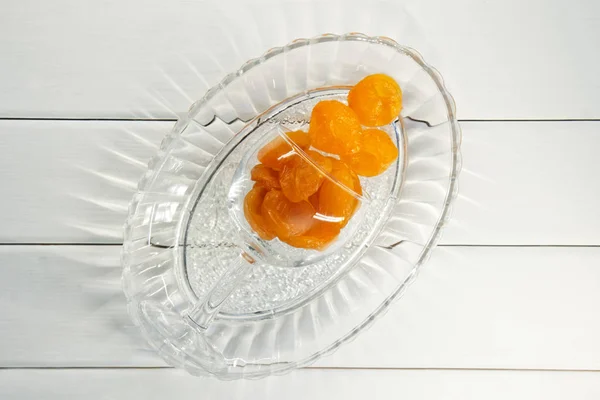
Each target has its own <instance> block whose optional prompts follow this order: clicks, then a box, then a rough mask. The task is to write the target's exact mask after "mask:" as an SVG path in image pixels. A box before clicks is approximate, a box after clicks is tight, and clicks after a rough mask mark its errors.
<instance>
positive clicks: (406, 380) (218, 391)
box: [0, 369, 600, 400]
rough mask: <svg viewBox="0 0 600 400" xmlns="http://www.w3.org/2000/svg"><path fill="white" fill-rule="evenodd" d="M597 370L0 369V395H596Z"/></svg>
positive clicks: (158, 398) (360, 399)
mask: <svg viewBox="0 0 600 400" xmlns="http://www.w3.org/2000/svg"><path fill="white" fill-rule="evenodd" d="M599 375H600V374H599V373H593V372H540V371H530V372H520V371H373V370H328V371H323V370H314V369H303V370H299V371H295V372H293V373H292V374H290V375H285V376H281V377H270V378H267V379H262V380H258V381H234V382H221V381H217V380H214V379H202V378H195V377H192V376H188V375H186V374H185V373H184V372H182V371H176V370H172V369H160V370H62V371H61V370H57V371H52V370H41V371H40V370H38V371H32V370H14V371H1V372H0V397H2V398H3V399H7V400H12V399H19V400H33V399H45V400H59V399H69V398H84V399H86V400H109V399H111V400H112V399H145V400H164V399H177V400H188V399H189V400H192V399H193V400H197V399H212V400H240V399H251V400H255V399H289V400H305V399H315V400H329V399H348V400H364V399H378V400H379V399H396V398H409V399H411V400H431V399H457V400H458V399H460V400H481V399H486V400H505V399H514V400H564V399H577V400H596V399H597V398H598V397H599V396H600V376H599ZM75 382H76V383H77V384H74V383H75Z"/></svg>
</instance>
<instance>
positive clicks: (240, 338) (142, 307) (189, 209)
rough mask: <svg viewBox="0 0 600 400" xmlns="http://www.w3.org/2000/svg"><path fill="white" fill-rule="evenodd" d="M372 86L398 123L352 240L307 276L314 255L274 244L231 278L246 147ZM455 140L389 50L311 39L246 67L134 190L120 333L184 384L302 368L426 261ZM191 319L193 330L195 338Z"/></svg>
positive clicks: (447, 201) (425, 86)
mask: <svg viewBox="0 0 600 400" xmlns="http://www.w3.org/2000/svg"><path fill="white" fill-rule="evenodd" d="M374 73H384V74H387V75H389V76H391V77H392V78H394V79H395V80H396V81H397V82H398V84H399V85H400V87H401V88H402V91H403V109H402V112H401V115H400V116H399V117H398V118H397V119H396V120H395V121H394V122H393V123H392V124H390V125H389V126H386V127H385V128H384V130H385V131H386V132H387V133H388V135H389V136H390V138H391V139H392V140H393V141H394V143H395V144H396V145H397V147H398V150H399V157H398V159H397V161H396V162H395V163H394V164H393V165H392V166H391V167H390V168H389V169H388V170H387V171H386V172H385V173H383V174H382V175H381V176H378V177H377V178H369V179H375V180H363V179H362V178H361V182H362V183H363V189H364V193H363V196H362V197H361V199H362V203H364V204H368V206H363V207H362V208H363V210H365V211H364V212H363V213H362V214H361V217H360V220H358V219H357V221H360V223H358V222H357V223H355V224H354V225H355V226H354V227H351V226H352V223H351V224H350V225H349V227H351V228H348V229H351V232H353V233H352V235H350V234H348V235H346V236H348V237H349V239H348V240H347V241H346V242H344V243H343V244H341V245H339V246H337V247H334V248H333V250H331V251H330V252H329V253H327V254H326V256H323V257H314V261H311V262H307V261H306V260H313V259H312V258H310V257H312V256H310V254H316V253H310V254H309V253H306V254H309V256H305V254H304V253H302V254H300V253H298V254H296V253H293V252H292V251H287V250H285V249H286V247H278V246H279V245H278V244H275V245H274V246H273V248H274V249H275V253H274V254H275V256H273V257H270V258H269V257H267V258H266V259H265V260H263V262H257V263H254V262H250V263H245V264H244V263H243V262H242V264H239V265H243V268H246V269H247V270H246V272H245V273H244V274H240V273H239V271H238V270H237V269H236V268H232V265H238V264H236V263H239V262H240V261H239V257H240V250H239V249H240V247H242V246H244V243H242V244H240V240H239V237H240V232H239V229H236V228H235V224H233V223H232V221H231V220H232V218H231V215H230V213H228V211H227V210H228V193H230V189H231V187H232V183H233V181H234V178H235V177H236V176H237V175H236V170H238V166H239V165H240V163H242V162H243V160H247V159H248V158H249V157H250V155H251V154H252V148H254V147H253V146H254V144H256V143H258V144H260V143H262V144H264V142H265V140H266V138H267V137H268V136H269V135H277V134H278V133H277V132H279V135H281V131H283V132H286V131H293V130H298V129H305V128H306V127H307V126H308V124H309V122H310V112H311V110H312V107H314V105H315V103H316V102H317V101H319V100H323V99H337V100H340V101H344V100H343V99H344V98H345V96H346V94H347V93H348V90H349V89H350V87H351V86H352V85H354V84H356V83H357V82H358V81H360V80H361V79H362V78H364V77H365V76H367V75H370V74H374ZM274 132H275V133H274ZM460 139H461V135H460V128H459V126H458V123H457V121H456V115H455V106H454V101H453V99H452V97H451V96H450V94H449V93H448V92H447V90H446V88H445V87H444V84H443V81H442V78H441V76H440V75H439V73H438V72H437V71H435V70H434V69H433V68H431V67H430V66H428V65H427V64H426V63H425V62H424V61H423V59H422V58H421V56H420V55H419V54H418V53H417V52H415V51H414V50H412V49H410V48H406V47H403V46H401V45H399V44H398V43H396V42H395V41H393V40H391V39H389V38H385V37H369V36H366V35H363V34H358V33H352V34H347V35H341V36H338V35H332V34H327V35H322V36H319V37H316V38H313V39H298V40H295V41H293V42H292V43H290V44H288V45H287V46H285V47H281V48H273V49H271V50H269V51H268V52H267V53H265V54H264V55H263V56H262V57H260V58H257V59H253V60H250V61H248V62H247V63H246V64H244V65H243V66H242V67H241V68H240V69H239V70H238V71H236V72H235V73H232V74H230V75H227V76H226V77H225V78H224V79H223V80H222V81H221V83H220V84H219V85H217V86H216V87H214V88H212V89H211V90H209V91H208V92H207V93H206V95H205V96H204V97H203V98H202V99H201V100H199V101H198V102H196V103H195V104H193V105H192V107H191V108H190V111H189V112H188V113H187V115H185V116H184V117H182V118H180V119H179V121H178V122H177V124H176V125H175V127H174V129H173V131H172V132H171V133H170V134H168V135H167V137H166V138H165V139H164V140H163V142H162V144H161V148H160V151H159V153H158V154H157V156H156V157H155V158H153V159H152V161H151V162H150V163H149V166H148V171H147V172H146V174H145V175H144V177H143V178H142V180H141V181H140V183H139V186H138V192H137V193H136V194H135V196H134V199H133V201H132V203H131V205H130V209H129V216H128V219H127V223H126V226H125V238H124V248H123V256H122V261H123V266H124V270H123V285H124V291H125V294H126V296H127V300H128V308H129V313H130V315H131V317H132V318H133V320H134V322H135V323H136V325H137V326H139V327H140V329H141V331H142V333H143V335H144V337H145V338H146V340H147V341H148V342H149V343H150V345H151V346H152V347H153V348H154V349H155V350H156V351H157V352H158V353H159V354H160V355H161V356H162V357H163V358H164V359H165V360H166V361H167V362H168V363H169V364H171V365H173V366H176V367H181V368H185V369H186V370H187V371H188V372H190V373H192V374H194V375H212V376H216V377H218V378H221V379H237V378H259V377H264V376H267V375H270V374H281V373H284V372H286V371H289V370H291V369H293V368H297V367H301V366H305V365H308V364H310V363H312V362H314V361H315V360H317V359H318V358H319V357H321V356H323V355H325V354H327V353H330V352H331V351H333V350H335V349H336V348H337V347H339V346H340V345H342V344H343V343H345V342H346V341H348V340H350V339H352V338H353V337H355V336H356V335H357V334H358V333H359V332H361V331H362V330H363V329H365V328H366V327H367V326H368V325H369V324H371V323H372V322H373V321H374V320H375V319H376V318H377V317H378V316H379V315H381V314H382V313H383V312H384V311H385V310H386V309H387V308H388V307H389V305H390V303H391V302H392V301H393V300H394V299H396V298H398V297H399V296H400V295H401V294H402V292H403V291H404V290H405V289H406V287H407V285H408V284H409V283H410V281H411V280H412V279H414V277H415V275H416V273H417V271H418V268H419V267H420V266H421V265H422V264H423V263H424V262H425V260H427V258H428V256H429V254H430V252H431V250H432V249H433V247H434V246H435V244H436V242H437V241H438V240H439V237H440V234H441V231H442V228H443V226H444V224H445V223H446V221H447V220H448V218H449V214H450V208H451V203H452V201H453V199H454V198H455V196H456V193H457V177H458V173H459V170H460V152H459V146H460ZM349 231H350V230H349ZM282 246H283V245H282ZM278 257H279V258H278ZM280 259H284V260H286V262H288V264H290V265H291V267H290V266H289V265H283V264H282V265H279V264H278V263H277V260H280ZM272 260H275V262H271V261H272ZM290 260H292V261H293V262H291V261H290ZM297 260H301V262H297ZM247 261H248V260H247ZM232 271H233V272H232ZM213 300H214V302H216V303H218V304H217V305H216V306H214V307H212V306H211V307H209V310H208V311H207V309H206V307H207V306H206V305H207V304H208V305H209V306H210V305H211V304H212V301H213ZM198 313H200V319H202V316H204V317H206V316H207V315H209V318H207V319H205V320H204V321H205V322H206V323H205V324H200V325H201V326H198V324H197V322H198V318H197V315H198Z"/></svg>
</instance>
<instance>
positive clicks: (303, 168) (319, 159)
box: [280, 150, 334, 202]
mask: <svg viewBox="0 0 600 400" xmlns="http://www.w3.org/2000/svg"><path fill="white" fill-rule="evenodd" d="M306 155H307V156H308V157H309V158H310V159H311V160H312V161H313V162H314V163H315V164H317V165H318V166H319V168H320V169H321V170H322V171H324V172H325V173H329V172H331V168H332V166H333V161H334V159H333V158H330V157H325V156H323V155H321V154H319V153H317V152H316V151H313V150H308V151H307V152H306ZM323 179H325V176H324V175H323V174H322V173H321V172H320V171H319V170H318V169H317V168H316V167H315V166H314V165H313V164H312V163H310V162H308V161H306V160H305V159H304V158H302V157H301V156H300V155H294V156H293V157H292V158H291V160H290V161H289V162H288V163H287V164H285V166H284V167H283V170H282V171H281V175H280V182H281V190H282V191H283V194H284V195H285V196H286V197H287V198H288V199H289V200H290V201H293V202H298V201H303V200H308V198H309V197H310V196H312V195H313V194H315V193H316V192H317V190H319V187H320V186H321V183H323Z"/></svg>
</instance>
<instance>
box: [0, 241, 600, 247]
mask: <svg viewBox="0 0 600 400" xmlns="http://www.w3.org/2000/svg"><path fill="white" fill-rule="evenodd" d="M1 246H5V247H10V246H123V243H94V242H89V243H85V242H79V243H78V242H75V243H35V242H19V243H14V242H6V243H0V247H1ZM436 247H498V248H520V247H523V248H536V247H540V248H546V247H548V248H562V247H573V248H598V247H600V244H438V245H437V246H436Z"/></svg>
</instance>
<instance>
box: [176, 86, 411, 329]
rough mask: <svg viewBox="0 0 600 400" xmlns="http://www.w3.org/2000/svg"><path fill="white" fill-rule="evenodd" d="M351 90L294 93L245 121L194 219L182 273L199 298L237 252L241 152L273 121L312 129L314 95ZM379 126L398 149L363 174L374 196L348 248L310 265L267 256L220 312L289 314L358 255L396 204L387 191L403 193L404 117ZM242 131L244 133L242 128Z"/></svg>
mask: <svg viewBox="0 0 600 400" xmlns="http://www.w3.org/2000/svg"><path fill="white" fill-rule="evenodd" d="M347 93H348V88H338V89H331V88H327V89H317V90H313V91H310V92H309V93H307V94H305V95H300V96H295V97H293V98H290V99H287V100H285V101H283V102H281V103H279V104H277V105H276V106H274V107H272V108H271V109H270V110H269V111H267V112H266V113H265V114H263V115H262V116H261V117H259V119H258V124H257V125H254V124H251V125H252V126H251V127H248V129H249V130H251V131H252V132H251V133H249V135H248V138H246V139H244V140H242V141H241V142H240V143H239V145H238V146H236V148H235V149H234V150H233V151H232V152H231V153H230V155H229V156H228V157H227V161H226V162H227V164H225V165H224V166H223V167H222V168H221V170H220V171H218V173H217V175H216V176H215V177H214V178H213V179H211V181H210V182H209V183H208V186H207V189H206V190H204V191H203V193H202V195H201V196H200V198H199V199H198V202H197V204H196V207H195V208H194V214H193V215H192V217H191V218H190V220H189V225H188V235H187V242H186V259H185V268H186V274H185V276H186V277H187V279H188V280H189V286H190V287H191V288H192V290H193V293H194V295H195V296H197V298H199V299H202V298H203V297H204V296H205V294H206V293H207V291H208V290H209V289H210V288H211V287H212V286H213V285H214V284H215V283H216V282H217V280H218V279H219V278H220V277H221V276H222V275H223V273H224V272H225V270H226V269H227V268H228V266H229V265H231V264H232V263H233V262H234V261H235V260H236V259H237V257H238V256H239V254H240V249H239V247H238V245H237V242H236V237H237V236H238V233H237V228H236V226H235V224H234V223H233V222H232V219H231V217H230V215H229V211H228V205H227V203H226V202H224V201H223V199H225V198H227V195H228V191H229V188H230V186H231V183H232V179H233V177H234V173H235V170H236V168H237V166H238V165H239V163H240V161H241V160H242V158H243V157H244V156H245V155H246V154H248V152H250V151H252V150H253V149H254V148H256V145H257V143H259V142H264V136H265V135H273V133H272V131H273V129H272V127H273V126H274V125H275V124H280V125H281V126H283V127H284V128H286V129H289V130H305V131H307V130H308V125H309V122H310V114H311V111H312V108H313V107H314V106H315V105H316V104H317V102H319V101H321V100H338V101H341V102H344V103H345V102H346V98H347ZM382 129H383V130H385V131H386V132H387V133H388V134H389V135H390V136H391V137H392V138H393V140H394V142H396V144H397V146H398V148H399V149H400V156H399V158H398V160H397V161H396V164H395V165H394V166H392V167H390V168H389V169H388V170H387V171H386V172H385V173H383V174H381V175H379V176H377V177H374V178H368V179H364V178H361V184H362V187H363V192H364V193H366V194H367V195H368V197H369V199H370V201H369V202H368V204H364V205H363V206H362V207H361V208H362V210H361V211H362V212H363V216H362V218H357V217H356V216H355V217H354V218H353V221H352V222H354V226H353V224H352V222H351V223H350V224H349V226H348V227H346V228H345V229H344V231H343V233H344V232H351V233H349V235H350V237H348V238H347V242H346V244H345V245H344V247H343V248H341V249H340V250H338V251H336V252H334V254H332V255H330V256H328V257H326V258H325V259H322V260H319V261H318V262H315V263H313V264H311V265H308V266H303V267H298V268H285V267H280V266H275V265H271V264H268V263H261V264H258V265H256V266H255V267H254V268H253V271H252V273H251V275H250V277H249V278H248V279H246V280H245V281H244V282H243V283H242V284H241V286H240V287H239V288H238V289H236V290H235V291H234V293H233V294H232V296H231V297H230V298H229V300H228V301H227V302H226V303H225V304H224V306H223V308H222V309H221V312H220V314H219V316H218V318H233V317H234V318H242V319H253V318H261V317H264V316H265V315H273V314H276V313H285V312H287V311H289V309H290V308H292V309H293V308H294V307H295V306H296V305H298V304H300V303H303V302H305V301H307V299H310V298H311V297H312V296H314V295H315V294H318V293H319V292H320V291H321V290H322V289H323V288H324V287H327V286H328V284H329V283H330V281H331V280H332V279H335V277H336V276H337V274H338V273H339V272H340V271H342V270H344V268H347V267H349V266H351V265H353V264H354V263H355V262H356V260H357V258H358V257H359V256H360V254H361V251H360V250H361V248H362V247H363V244H364V242H365V239H367V238H368V237H369V236H371V235H372V234H373V232H374V231H377V230H378V228H380V225H381V224H382V223H383V222H385V220H386V218H385V216H386V215H387V214H389V207H387V211H386V205H389V204H391V203H390V201H391V202H394V199H393V198H391V197H390V194H392V193H391V192H392V191H393V189H394V188H395V189H396V192H398V188H399V186H400V182H399V181H398V178H399V177H400V176H401V175H402V171H403V167H402V166H403V159H404V158H403V157H404V154H403V152H402V149H403V148H404V140H403V136H402V134H403V132H402V124H401V122H400V121H396V122H394V123H392V124H390V125H388V126H386V127H383V128H382ZM240 135H244V130H242V132H241V133H240ZM269 245H270V246H280V247H281V246H285V247H286V248H285V251H287V252H290V251H292V252H294V251H295V252H298V253H299V255H300V253H302V252H305V250H300V249H293V248H290V247H289V246H286V245H284V244H283V243H280V242H279V241H278V240H275V241H274V242H271V243H270V244H269ZM193 300H194V299H192V301H193Z"/></svg>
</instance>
